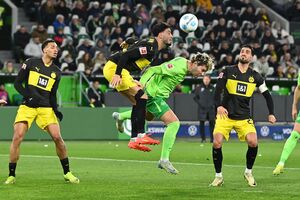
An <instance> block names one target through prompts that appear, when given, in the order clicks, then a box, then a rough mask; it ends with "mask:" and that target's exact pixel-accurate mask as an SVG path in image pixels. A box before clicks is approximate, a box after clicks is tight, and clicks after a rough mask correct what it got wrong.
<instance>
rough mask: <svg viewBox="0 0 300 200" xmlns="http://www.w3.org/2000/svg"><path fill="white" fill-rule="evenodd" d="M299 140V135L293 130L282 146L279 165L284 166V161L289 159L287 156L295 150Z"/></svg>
mask: <svg viewBox="0 0 300 200" xmlns="http://www.w3.org/2000/svg"><path fill="white" fill-rule="evenodd" d="M299 138H300V134H299V133H298V132H297V131H295V130H293V131H292V133H291V135H290V137H289V138H288V139H287V140H286V142H285V144H284V147H283V150H282V153H281V157H280V162H279V164H281V165H284V163H285V161H286V160H287V159H288V158H289V156H290V155H291V153H292V152H293V150H294V149H295V147H296V145H297V142H298V140H299Z"/></svg>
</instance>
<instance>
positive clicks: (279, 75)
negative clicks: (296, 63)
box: [273, 65, 286, 78]
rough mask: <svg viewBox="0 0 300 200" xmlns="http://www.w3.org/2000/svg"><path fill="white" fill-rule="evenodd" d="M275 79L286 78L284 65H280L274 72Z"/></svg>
mask: <svg viewBox="0 0 300 200" xmlns="http://www.w3.org/2000/svg"><path fill="white" fill-rule="evenodd" d="M273 77H276V78H285V77H286V75H285V73H284V67H283V66H282V65H279V66H278V67H277V69H276V70H275V71H274V74H273Z"/></svg>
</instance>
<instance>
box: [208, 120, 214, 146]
mask: <svg viewBox="0 0 300 200" xmlns="http://www.w3.org/2000/svg"><path fill="white" fill-rule="evenodd" d="M214 128H215V120H212V121H209V133H210V142H213V141H214V134H213V133H214Z"/></svg>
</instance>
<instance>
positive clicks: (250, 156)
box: [246, 146, 258, 169]
mask: <svg viewBox="0 0 300 200" xmlns="http://www.w3.org/2000/svg"><path fill="white" fill-rule="evenodd" d="M257 150H258V146H256V147H250V146H248V151H247V154H246V160H247V169H252V167H253V165H254V162H255V158H256V155H257Z"/></svg>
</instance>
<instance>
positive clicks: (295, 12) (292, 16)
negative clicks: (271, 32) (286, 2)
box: [286, 0, 300, 22]
mask: <svg viewBox="0 0 300 200" xmlns="http://www.w3.org/2000/svg"><path fill="white" fill-rule="evenodd" d="M286 13H287V17H288V20H289V21H298V22H300V0H296V1H295V4H294V5H292V6H291V7H290V8H288V10H287V12H286Z"/></svg>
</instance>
